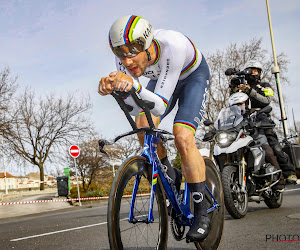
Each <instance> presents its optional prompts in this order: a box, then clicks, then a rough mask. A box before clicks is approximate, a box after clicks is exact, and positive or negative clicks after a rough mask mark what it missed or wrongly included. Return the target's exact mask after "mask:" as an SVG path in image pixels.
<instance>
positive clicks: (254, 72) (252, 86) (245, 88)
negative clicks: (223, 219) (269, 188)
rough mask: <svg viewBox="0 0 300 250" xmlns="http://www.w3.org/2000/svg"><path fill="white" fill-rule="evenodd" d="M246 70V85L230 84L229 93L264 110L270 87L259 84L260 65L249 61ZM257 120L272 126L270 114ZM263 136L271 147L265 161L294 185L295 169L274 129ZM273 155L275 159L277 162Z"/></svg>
mask: <svg viewBox="0 0 300 250" xmlns="http://www.w3.org/2000/svg"><path fill="white" fill-rule="evenodd" d="M247 69H251V74H246V75H245V80H246V83H245V84H239V85H238V86H234V85H232V84H230V89H231V92H232V93H234V92H238V91H242V92H244V93H246V94H247V95H248V96H249V98H250V100H251V107H252V108H260V109H261V108H264V107H266V106H267V105H269V104H270V102H271V96H273V90H272V88H271V85H270V84H269V83H267V82H261V74H262V65H261V63H259V62H257V61H253V60H251V61H249V62H248V63H247V64H246V65H245V67H244V71H245V70H247ZM257 119H258V121H263V122H264V123H269V124H274V122H273V121H272V119H271V116H270V113H260V114H259V115H258V117H257ZM264 134H265V135H266V137H267V140H268V144H269V145H270V146H271V148H270V147H268V146H269V145H268V146H266V147H265V150H266V160H268V161H269V162H270V163H271V164H272V165H273V166H274V167H276V168H278V163H279V165H280V167H281V169H282V172H283V176H284V178H286V181H287V182H288V183H293V184H294V183H296V181H297V177H296V174H295V167H294V166H293V165H292V163H291V160H290V158H289V156H288V155H287V154H286V153H285V152H283V150H282V147H281V145H280V144H279V141H278V137H277V134H276V132H275V131H274V129H264ZM272 149H273V150H272ZM273 151H274V153H273ZM274 154H275V155H276V157H277V161H276V157H275V156H274ZM277 162H278V163H277ZM276 165H277V166H276ZM283 184H284V182H283V181H280V182H279V184H277V185H276V187H275V189H278V190H279V189H283Z"/></svg>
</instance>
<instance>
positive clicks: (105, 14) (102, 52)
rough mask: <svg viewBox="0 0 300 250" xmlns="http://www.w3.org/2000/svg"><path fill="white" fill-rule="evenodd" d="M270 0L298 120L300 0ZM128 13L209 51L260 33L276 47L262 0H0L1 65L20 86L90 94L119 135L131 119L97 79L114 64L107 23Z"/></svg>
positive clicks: (109, 131)
mask: <svg viewBox="0 0 300 250" xmlns="http://www.w3.org/2000/svg"><path fill="white" fill-rule="evenodd" d="M269 6H270V13H271V19H272V27H273V35H274V41H275V48H276V52H277V54H279V53H280V52H284V53H285V54H286V55H287V56H288V59H289V60H290V64H289V70H288V72H287V74H286V75H287V77H288V78H289V80H290V82H291V85H285V86H283V88H282V91H283V94H284V96H285V97H286V100H287V106H286V109H287V115H288V118H291V117H292V115H291V108H293V110H294V112H295V118H296V120H298V121H299V120H300V104H299V100H298V99H299V97H298V96H299V93H300V84H299V83H298V78H299V76H298V74H297V73H298V72H299V68H300V56H299V51H300V33H299V26H298V25H299V24H300V22H299V21H300V20H299V17H300V1H298V0H286V1H282V0H270V1H269ZM130 14H134V15H138V16H142V17H144V18H145V19H147V20H148V21H149V22H150V23H152V25H153V27H154V28H157V29H158V28H162V29H172V30H176V31H179V32H182V33H183V34H185V35H187V36H188V37H189V38H190V39H191V40H192V41H193V42H194V44H195V45H196V47H197V48H198V49H199V50H200V51H201V52H202V53H203V54H204V56H205V54H207V53H213V52H214V51H216V50H222V49H225V48H226V47H227V46H228V45H229V44H230V43H232V42H236V43H238V44H240V43H242V42H247V41H249V40H250V39H252V38H254V37H256V38H261V37H262V38H263V48H265V49H267V50H268V51H270V52H271V51H272V46H271V40H270V32H269V23H268V18H267V8H266V1H264V0H251V1H246V0H226V1H222V0H215V1H209V0H185V1H183V0H152V1H140V0H132V1H131V0H127V1H121V0H114V1H110V0H98V1H96V0H94V1H92V0H85V1H79V0H73V1H69V0H68V1H67V0H52V1H47V0H31V1H22V0H19V1H16V0H15V1H14V0H0V70H2V69H3V68H4V67H9V68H10V69H11V72H12V75H15V76H18V82H19V84H20V87H21V88H25V86H28V85H30V86H31V87H32V88H33V89H34V90H35V91H36V92H37V93H38V94H41V95H43V94H45V93H48V92H54V93H57V94H58V95H61V94H64V93H67V92H70V91H76V92H79V93H84V94H89V95H90V97H91V102H92V104H93V110H92V115H91V119H93V121H94V123H95V128H96V130H97V131H98V132H99V133H100V134H102V135H103V136H105V137H106V138H114V137H115V136H117V135H119V134H120V133H123V132H127V131H129V130H130V126H129V124H128V122H127V120H126V118H125V116H124V115H123V113H122V111H120V109H119V107H118V106H117V104H116V103H115V101H114V99H113V98H112V97H111V96H105V97H102V96H100V95H99V94H98V93H97V87H98V82H99V80H100V79H101V77H103V76H107V75H108V74H109V73H110V72H111V71H114V70H115V61H114V60H115V59H114V56H113V54H112V52H111V50H110V47H109V44H108V31H109V29H110V26H111V24H112V23H113V22H114V21H115V20H116V19H118V18H119V17H122V16H125V15H130ZM141 81H142V83H143V84H146V83H147V80H145V79H142V80H141ZM273 84H274V83H273ZM273 86H274V85H273ZM290 123H291V124H292V122H291V121H290Z"/></svg>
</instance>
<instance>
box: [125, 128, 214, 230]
mask: <svg viewBox="0 0 300 250" xmlns="http://www.w3.org/2000/svg"><path fill="white" fill-rule="evenodd" d="M159 141H160V134H159V133H156V135H152V134H150V135H149V134H146V135H145V139H144V150H143V153H142V154H141V156H142V157H145V158H147V159H148V161H149V163H150V164H151V166H152V183H151V193H150V204H149V212H148V218H147V222H148V223H151V222H153V221H154V218H153V202H154V196H155V189H156V184H157V175H159V177H160V179H161V182H162V184H163V187H164V190H165V193H166V194H167V197H168V199H169V201H170V202H171V204H172V206H173V209H175V212H176V214H178V215H183V216H181V218H182V220H181V223H182V225H185V226H190V225H191V219H192V218H193V217H194V215H193V214H192V212H191V209H190V193H189V189H188V186H187V183H186V182H185V191H184V197H183V199H181V197H180V195H179V193H178V192H177V190H176V188H175V185H171V184H170V183H169V181H168V179H167V176H165V175H166V173H163V172H162V169H161V167H160V164H161V163H160V160H159V158H158V155H157V145H158V142H159ZM140 178H141V177H140V176H139V175H137V176H136V180H135V183H134V187H133V192H132V198H131V205H130V212H129V221H130V222H132V221H133V219H134V214H133V210H134V203H135V198H136V194H137V189H138V186H139V183H140ZM206 190H207V191H208V193H209V195H210V196H211V197H212V199H213V201H214V204H213V206H212V207H210V208H209V209H208V210H207V212H208V213H210V212H212V211H214V210H215V209H217V208H218V207H219V204H218V203H217V201H216V199H215V198H214V196H213V195H212V193H211V192H210V190H209V189H208V188H207V187H206Z"/></svg>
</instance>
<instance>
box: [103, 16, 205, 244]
mask: <svg viewBox="0 0 300 250" xmlns="http://www.w3.org/2000/svg"><path fill="white" fill-rule="evenodd" d="M109 43H110V47H111V49H112V51H113V53H114V54H115V56H116V66H117V71H114V72H111V73H110V74H109V75H108V76H106V77H102V78H101V80H100V83H99V86H98V92H99V94H101V95H108V94H111V92H112V91H113V90H116V91H122V92H128V91H129V90H130V89H131V88H132V87H134V88H135V89H136V91H137V92H138V93H139V94H140V96H141V98H143V99H145V100H148V101H151V102H154V103H155V107H154V108H153V109H152V110H151V113H152V118H153V121H154V124H155V126H156V127H158V125H159V123H160V121H161V120H162V119H163V118H164V117H165V116H166V115H167V114H169V113H170V112H171V111H172V109H173V108H174V106H175V104H176V102H177V101H178V111H177V112H176V115H175V118H174V123H173V134H174V136H175V144H176V147H177V149H178V151H179V153H180V156H181V164H182V170H183V174H184V176H185V179H186V181H187V183H188V187H189V189H190V191H191V194H192V197H193V201H194V215H195V218H194V221H193V224H192V226H191V228H190V230H189V231H188V233H187V238H188V239H189V240H190V241H202V240H204V239H205V237H206V236H207V234H208V231H209V226H210V221H209V218H208V215H207V208H206V204H205V199H204V191H205V163H204V160H203V158H202V156H201V154H200V152H199V150H198V149H197V147H196V144H195V132H196V129H197V127H198V124H199V123H200V121H201V118H202V115H203V113H204V109H205V106H206V95H207V92H208V88H209V68H208V65H207V63H206V61H205V59H204V57H203V55H202V54H201V52H200V51H199V50H198V49H197V48H196V47H195V45H194V44H193V43H192V41H191V40H190V39H189V38H187V37H186V36H184V35H183V34H181V33H179V32H176V31H172V30H163V29H158V30H154V28H153V26H152V25H151V24H150V23H149V22H148V21H147V20H145V19H144V18H142V17H139V16H134V15H131V16H125V17H122V18H120V19H118V20H117V21H115V23H114V24H113V25H112V26H111V28H110V31H109ZM140 76H144V77H147V78H150V81H149V82H148V85H147V87H146V88H144V87H142V85H141V84H140V83H139V80H138V77H140ZM125 102H126V103H127V104H129V105H130V106H132V107H133V110H132V111H131V113H130V114H131V115H133V116H136V124H137V126H138V127H146V126H148V122H147V119H146V116H145V114H144V113H143V110H140V108H138V107H137V106H136V105H135V103H134V101H133V100H132V98H131V97H127V98H126V99H125ZM138 136H139V140H140V143H143V139H144V137H143V135H142V134H139V135H138ZM158 155H159V158H160V159H161V162H162V164H163V165H164V166H165V167H166V168H167V174H168V175H169V177H171V179H172V180H173V181H174V180H175V184H176V186H177V189H178V184H179V185H180V183H181V173H180V174H179V173H178V171H176V170H175V169H173V168H172V166H171V164H170V162H169V160H168V158H167V151H166V149H164V148H163V147H162V145H161V144H160V145H159V147H158Z"/></svg>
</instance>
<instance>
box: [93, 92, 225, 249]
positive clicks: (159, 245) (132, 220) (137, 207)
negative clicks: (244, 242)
mask: <svg viewBox="0 0 300 250" xmlns="http://www.w3.org/2000/svg"><path fill="white" fill-rule="evenodd" d="M128 94H130V95H131V96H132V98H133V99H134V101H135V102H136V103H137V105H138V106H139V107H141V108H142V109H143V110H144V111H145V114H146V117H147V120H148V123H149V127H143V128H137V126H136V124H135V122H134V120H133V119H132V117H131V116H130V114H129V112H130V111H131V110H132V107H131V106H129V105H127V104H125V102H124V100H123V98H124V93H121V92H112V96H113V97H114V98H115V99H116V101H117V102H118V104H119V106H120V107H121V109H122V110H123V112H124V114H125V116H126V118H127V119H128V121H129V123H130V125H131V127H132V129H133V130H132V131H130V132H128V133H125V134H122V135H120V136H118V137H116V138H115V139H114V140H113V141H106V140H99V146H100V151H101V152H102V153H105V154H107V153H106V152H105V151H104V149H103V148H104V146H105V145H112V144H113V143H114V142H116V141H118V140H119V139H121V138H123V137H125V136H128V135H132V134H136V133H141V132H144V133H145V140H144V148H143V152H142V154H141V155H138V156H133V157H130V158H128V159H127V160H125V161H124V162H123V164H122V165H121V166H120V167H119V169H118V171H117V173H116V175H115V177H114V179H113V183H112V185H111V190H110V194H109V201H108V209H107V222H108V223H107V229H108V237H109V244H110V248H111V249H133V248H135V249H141V248H142V249H167V242H168V208H167V201H168V202H169V203H170V205H171V207H172V209H171V212H170V210H169V215H170V218H171V219H170V225H171V232H172V234H173V236H174V238H175V239H176V240H178V241H180V240H183V239H185V227H186V226H191V224H192V222H193V217H194V216H193V213H192V210H191V209H192V206H191V204H192V202H191V198H190V192H189V189H188V186H187V183H186V182H185V189H184V190H181V191H180V192H178V191H177V190H176V187H175V185H174V183H173V181H172V180H170V178H168V175H167V174H166V169H165V168H164V167H163V165H162V164H161V162H160V160H159V158H158V155H157V145H158V143H159V141H160V140H166V139H167V137H168V136H169V137H170V136H172V135H171V134H170V133H169V132H167V131H164V130H161V129H157V128H155V126H154V124H153V121H152V119H151V114H150V110H151V109H152V108H153V107H154V103H152V102H149V101H146V100H142V99H141V97H140V95H139V94H138V93H137V92H136V91H135V90H134V89H132V90H131V91H130V92H128V93H127V95H128ZM107 155H108V154H107ZM204 161H205V165H206V191H205V200H206V202H207V208H208V209H207V212H208V215H209V218H210V224H211V225H210V231H209V234H208V236H207V238H206V239H205V240H204V241H202V242H194V244H195V246H196V248H197V249H217V248H218V246H219V244H220V242H221V238H222V233H223V225H224V216H225V213H224V212H225V208H224V197H223V189H222V184H221V179H220V176H219V172H218V170H217V169H216V167H215V165H214V163H213V161H212V160H210V159H209V158H207V157H204ZM166 198H167V199H166Z"/></svg>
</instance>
